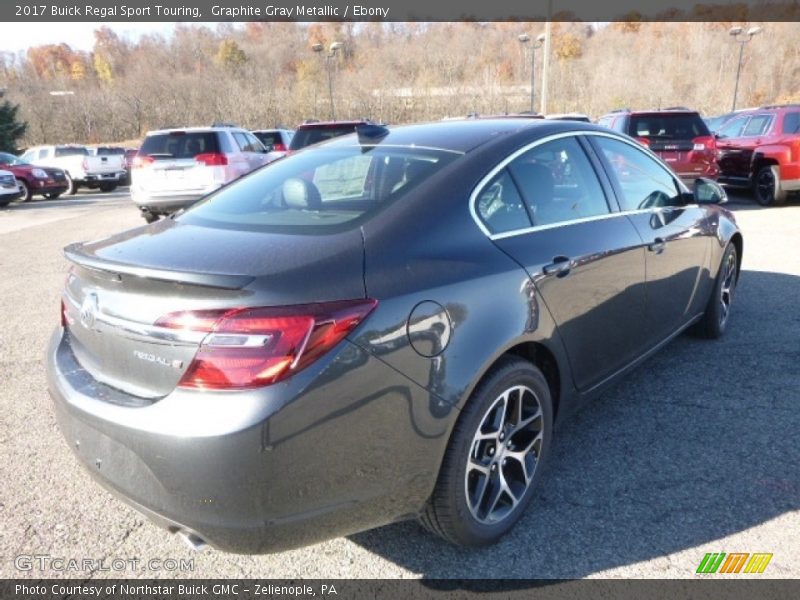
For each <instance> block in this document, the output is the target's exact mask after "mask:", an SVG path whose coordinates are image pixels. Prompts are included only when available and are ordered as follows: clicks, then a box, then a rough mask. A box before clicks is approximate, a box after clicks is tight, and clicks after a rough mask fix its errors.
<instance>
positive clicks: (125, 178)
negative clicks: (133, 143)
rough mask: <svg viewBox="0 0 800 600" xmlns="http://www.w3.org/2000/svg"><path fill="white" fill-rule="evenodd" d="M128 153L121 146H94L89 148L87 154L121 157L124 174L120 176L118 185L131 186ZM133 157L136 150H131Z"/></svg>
mask: <svg viewBox="0 0 800 600" xmlns="http://www.w3.org/2000/svg"><path fill="white" fill-rule="evenodd" d="M128 152H131V151H130V150H126V149H125V148H123V147H122V146H96V147H94V148H89V153H90V154H91V155H92V156H120V157H122V168H123V169H124V172H123V174H122V176H120V178H119V185H130V184H131V172H130V166H131V162H130V161H129V160H128ZM132 152H133V155H134V156H135V155H136V150H133V151H132Z"/></svg>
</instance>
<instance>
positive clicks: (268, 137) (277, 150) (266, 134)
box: [252, 129, 294, 162]
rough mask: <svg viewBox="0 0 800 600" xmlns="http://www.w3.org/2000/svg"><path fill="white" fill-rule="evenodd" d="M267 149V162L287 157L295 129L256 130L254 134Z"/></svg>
mask: <svg viewBox="0 0 800 600" xmlns="http://www.w3.org/2000/svg"><path fill="white" fill-rule="evenodd" d="M252 134H253V135H254V136H256V137H257V138H258V140H259V141H260V142H261V143H262V144H264V147H265V148H266V149H267V162H272V161H273V160H278V159H279V158H283V157H284V156H286V151H287V150H288V149H289V144H290V143H291V142H292V136H294V130H293V129H256V130H254V131H253V132H252Z"/></svg>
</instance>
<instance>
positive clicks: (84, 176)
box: [20, 145, 125, 194]
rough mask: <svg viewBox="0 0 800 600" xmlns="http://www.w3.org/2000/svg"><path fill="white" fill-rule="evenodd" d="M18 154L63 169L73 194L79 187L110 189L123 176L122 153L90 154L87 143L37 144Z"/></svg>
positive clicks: (114, 186) (113, 187)
mask: <svg viewBox="0 0 800 600" xmlns="http://www.w3.org/2000/svg"><path fill="white" fill-rule="evenodd" d="M20 158H22V160H24V161H26V162H29V163H31V164H32V165H37V166H42V167H58V168H59V169H63V170H64V171H65V172H66V174H67V183H68V184H69V188H68V189H67V193H68V194H74V193H75V192H77V191H78V188H79V187H87V188H90V189H95V188H100V190H101V191H103V192H111V191H113V190H114V189H116V187H117V186H118V185H119V184H120V179H122V178H123V177H124V176H125V164H124V156H114V155H111V156H92V154H91V153H90V152H89V149H88V148H87V147H86V146H77V145H65V146H36V147H34V148H30V149H29V150H27V151H26V152H25V154H23V155H22V156H21V157H20Z"/></svg>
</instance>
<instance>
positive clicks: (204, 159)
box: [194, 152, 228, 167]
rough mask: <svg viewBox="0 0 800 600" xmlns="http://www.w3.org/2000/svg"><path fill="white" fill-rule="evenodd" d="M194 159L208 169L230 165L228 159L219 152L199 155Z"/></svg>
mask: <svg viewBox="0 0 800 600" xmlns="http://www.w3.org/2000/svg"><path fill="white" fill-rule="evenodd" d="M194 159H195V161H197V162H199V163H203V164H204V165H206V166H207V167H224V166H225V165H227V164H228V157H227V156H225V155H224V154H221V153H219V152H208V153H206V154H198V155H197V156H195V157H194Z"/></svg>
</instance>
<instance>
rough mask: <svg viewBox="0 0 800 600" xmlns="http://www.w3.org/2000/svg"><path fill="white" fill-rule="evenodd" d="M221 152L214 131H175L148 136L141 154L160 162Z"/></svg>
mask: <svg viewBox="0 0 800 600" xmlns="http://www.w3.org/2000/svg"><path fill="white" fill-rule="evenodd" d="M219 151H220V148H219V144H218V143H217V134H216V133H215V132H213V131H202V132H199V131H192V132H185V131H173V132H169V133H157V134H154V135H150V136H147V137H146V138H145V140H144V143H143V144H142V148H141V149H140V150H139V154H141V155H142V156H151V157H153V158H155V159H156V160H159V159H174V158H194V157H195V156H197V155H198V154H207V153H218V152H219Z"/></svg>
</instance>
